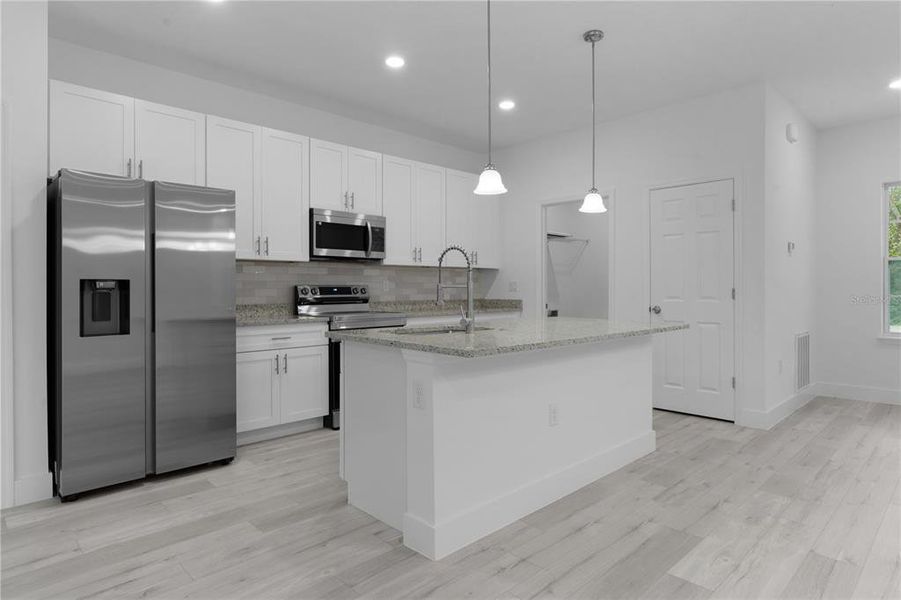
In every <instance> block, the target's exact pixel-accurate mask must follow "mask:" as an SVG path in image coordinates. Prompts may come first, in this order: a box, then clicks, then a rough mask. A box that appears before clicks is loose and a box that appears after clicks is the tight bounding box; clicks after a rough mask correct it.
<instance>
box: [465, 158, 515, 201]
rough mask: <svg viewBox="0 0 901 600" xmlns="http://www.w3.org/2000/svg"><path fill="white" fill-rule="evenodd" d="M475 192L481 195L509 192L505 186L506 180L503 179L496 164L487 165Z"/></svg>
mask: <svg viewBox="0 0 901 600" xmlns="http://www.w3.org/2000/svg"><path fill="white" fill-rule="evenodd" d="M473 193H474V194H478V195H480V196H494V195H497V194H506V193H507V188H505V187H504V182H503V180H501V174H500V173H498V172H497V169H495V168H494V165H492V164H488V165H485V168H484V169H483V170H482V174H481V175H479V184H478V185H477V186H476V189H475V190H474V191H473Z"/></svg>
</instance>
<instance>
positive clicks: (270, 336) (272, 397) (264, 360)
mask: <svg viewBox="0 0 901 600" xmlns="http://www.w3.org/2000/svg"><path fill="white" fill-rule="evenodd" d="M241 329H242V330H241V331H239V333H238V354H237V361H236V363H237V425H238V433H241V432H245V431H252V430H255V429H263V428H266V427H274V426H276V425H285V424H288V423H294V422H296V421H304V420H307V419H314V418H316V417H323V416H325V415H326V414H328V344H327V341H326V339H325V337H324V335H323V333H324V327H321V326H315V327H312V328H309V329H304V328H303V326H300V327H298V326H288V327H286V328H279V327H278V326H274V327H266V328H256V327H253V328H251V327H247V328H241ZM283 329H284V330H283ZM298 344H303V345H298ZM242 350H243V351H242Z"/></svg>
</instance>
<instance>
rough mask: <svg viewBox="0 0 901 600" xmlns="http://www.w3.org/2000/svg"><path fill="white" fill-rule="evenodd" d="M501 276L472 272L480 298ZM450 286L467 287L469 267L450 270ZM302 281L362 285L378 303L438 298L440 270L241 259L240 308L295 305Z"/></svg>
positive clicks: (453, 294) (454, 293) (446, 276)
mask: <svg viewBox="0 0 901 600" xmlns="http://www.w3.org/2000/svg"><path fill="white" fill-rule="evenodd" d="M496 276H497V271H491V270H483V269H477V270H475V271H474V272H473V286H474V291H475V296H476V298H484V297H485V296H486V294H487V293H488V290H489V289H490V287H491V284H492V283H493V282H494V278H495V277H496ZM442 279H443V280H444V281H445V282H446V283H454V284H465V283H466V269H459V268H446V269H444V273H443V275H442ZM298 283H314V284H329V283H331V284H336V283H359V284H363V285H365V286H366V287H368V288H369V295H370V297H371V298H372V300H373V301H377V302H399V301H404V300H434V299H435V284H436V283H438V269H437V268H435V267H393V266H385V265H380V264H378V263H359V262H340V261H312V262H297V263H288V262H284V263H282V262H263V261H252V260H239V261H237V280H236V290H235V293H236V296H237V297H236V298H235V301H236V303H237V304H291V303H293V302H294V286H295V285H297V284H298ZM465 297H466V290H465V289H460V290H447V291H446V298H448V299H454V298H465Z"/></svg>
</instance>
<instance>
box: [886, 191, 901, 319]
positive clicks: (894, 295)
mask: <svg viewBox="0 0 901 600" xmlns="http://www.w3.org/2000/svg"><path fill="white" fill-rule="evenodd" d="M885 211H886V212H885V215H886V220H885V222H886V233H885V263H886V264H885V305H886V307H885V330H886V332H887V333H889V334H892V335H901V182H898V183H889V184H886V186H885Z"/></svg>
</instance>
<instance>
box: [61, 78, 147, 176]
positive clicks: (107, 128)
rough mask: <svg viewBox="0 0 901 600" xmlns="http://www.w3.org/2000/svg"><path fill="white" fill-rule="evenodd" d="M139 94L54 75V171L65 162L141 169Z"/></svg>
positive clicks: (126, 171) (124, 171) (125, 172)
mask: <svg viewBox="0 0 901 600" xmlns="http://www.w3.org/2000/svg"><path fill="white" fill-rule="evenodd" d="M134 106H135V102H134V99H133V98H129V97H128V96H120V95H119V94H111V93H109V92H103V91H100V90H93V89H90V88H86V87H81V86H78V85H72V84H71V83H64V82H62V81H50V121H49V129H50V152H49V172H48V174H49V175H50V176H51V177H52V176H53V175H54V174H56V172H57V171H59V170H60V169H62V168H66V169H79V170H82V171H93V172H95V173H109V174H110V175H121V176H123V177H129V176H134V175H135V169H134V167H135V165H134V150H135V144H134V129H135V126H134Z"/></svg>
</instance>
